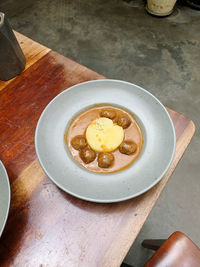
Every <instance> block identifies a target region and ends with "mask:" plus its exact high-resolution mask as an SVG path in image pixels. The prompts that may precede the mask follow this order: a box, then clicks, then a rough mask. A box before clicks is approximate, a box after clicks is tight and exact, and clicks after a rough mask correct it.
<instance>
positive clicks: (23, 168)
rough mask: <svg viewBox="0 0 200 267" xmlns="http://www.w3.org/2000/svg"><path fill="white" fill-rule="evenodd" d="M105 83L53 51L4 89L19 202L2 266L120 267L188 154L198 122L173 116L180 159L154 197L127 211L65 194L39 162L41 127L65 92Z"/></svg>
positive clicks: (4, 126)
mask: <svg viewBox="0 0 200 267" xmlns="http://www.w3.org/2000/svg"><path fill="white" fill-rule="evenodd" d="M101 78H104V77H103V76H101V75H99V74H97V73H95V72H93V71H91V70H89V69H87V68H86V67H83V66H81V65H79V64H77V63H76V62H74V61H72V60H70V59H67V58H65V57H63V56H61V55H59V54H58V53H56V52H53V51H51V52H48V53H47V54H46V55H43V56H42V57H39V58H38V60H36V62H35V63H34V64H32V65H31V66H30V67H29V68H28V69H26V71H25V72H24V73H22V74H21V75H20V76H18V77H16V78H15V79H13V80H12V81H11V82H10V84H9V83H4V85H3V86H2V88H4V90H2V91H1V92H0V129H1V131H0V144H1V146H0V156H1V159H2V161H3V163H4V164H5V166H6V168H7V171H8V174H9V177H10V180H11V183H12V184H11V190H12V201H11V210H10V215H9V219H8V223H7V225H6V228H5V231H4V233H3V236H2V238H1V242H0V266H15V267H16V266H83V267H84V266H87V267H90V266H92V267H93V266H100V267H102V266H106V267H107V266H109V267H112V266H113V267H114V266H120V263H121V262H122V260H123V258H124V257H125V255H126V253H127V252H128V250H129V248H130V246H131V244H132V242H133V241H134V240H135V238H136V236H137V235H138V233H139V231H140V229H141V227H142V225H143V224H144V222H145V220H146V219H147V217H148V215H149V213H150V211H151V209H152V208H153V206H154V205H155V203H156V201H157V199H158V198H159V196H160V194H161V192H162V190H163V189H164V187H165V185H166V183H167V181H168V180H169V178H170V176H171V174H172V172H173V170H174V169H175V167H176V165H177V163H178V161H179V160H180V158H181V157H182V155H183V153H184V151H185V149H186V147H187V146H188V144H189V142H190V140H191V138H192V136H193V134H194V131H195V127H194V124H193V122H192V121H191V120H190V119H189V118H187V117H185V116H184V115H182V114H179V113H177V112H175V111H173V110H170V109H168V111H169V113H170V116H171V117H172V120H173V123H174V125H175V130H176V137H177V146H176V153H175V158H174V160H173V163H172V164H171V166H170V169H169V170H168V172H167V173H166V175H165V176H164V177H163V179H162V180H161V181H160V183H159V184H157V185H156V186H155V187H154V188H152V189H151V190H150V191H148V192H147V193H145V194H143V195H142V196H139V197H137V198H135V199H131V200H128V201H124V202H121V203H115V204H95V203H90V202H87V201H83V200H79V199H77V198H75V197H72V196H70V195H68V194H66V193H64V192H63V191H62V190H60V189H58V188H57V187H56V186H55V185H54V184H53V183H52V182H51V181H50V180H49V179H48V178H47V177H46V175H45V174H44V172H43V171H42V169H41V167H40V165H39V163H38V161H37V159H36V155H35V150H34V132H35V127H36V123H37V120H38V118H39V116H40V114H41V112H42V110H43V109H44V107H45V106H46V105H47V103H48V102H49V101H50V100H51V99H52V98H54V96H55V95H57V94H58V93H60V92H61V91H63V90H64V89H65V88H68V87H70V86H72V85H74V84H76V83H79V82H83V81H87V80H92V79H101Z"/></svg>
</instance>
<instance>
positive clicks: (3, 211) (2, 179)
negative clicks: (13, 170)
mask: <svg viewBox="0 0 200 267" xmlns="http://www.w3.org/2000/svg"><path fill="white" fill-rule="evenodd" d="M9 207H10V183H9V179H8V175H7V172H6V169H5V167H4V165H3V163H2V162H1V161H0V236H1V234H2V232H3V229H4V227H5V224H6V220H7V217H8V212H9Z"/></svg>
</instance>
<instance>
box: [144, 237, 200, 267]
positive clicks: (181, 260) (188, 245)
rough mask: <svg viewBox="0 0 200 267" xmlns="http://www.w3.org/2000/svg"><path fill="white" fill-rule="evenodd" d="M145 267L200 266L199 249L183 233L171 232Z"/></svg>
mask: <svg viewBox="0 0 200 267" xmlns="http://www.w3.org/2000/svg"><path fill="white" fill-rule="evenodd" d="M145 267H200V249H199V248H198V247H197V246H196V245H195V244H194V243H193V242H192V241H191V240H190V239H189V238H188V237H187V236H186V235H184V234H183V233H181V232H175V233H173V234H172V235H171V236H170V237H169V238H168V239H167V241H166V242H165V243H164V244H163V245H162V246H161V247H160V248H159V249H158V250H157V251H156V253H155V254H154V255H153V257H152V258H151V259H150V260H149V261H148V262H147V263H146V264H145Z"/></svg>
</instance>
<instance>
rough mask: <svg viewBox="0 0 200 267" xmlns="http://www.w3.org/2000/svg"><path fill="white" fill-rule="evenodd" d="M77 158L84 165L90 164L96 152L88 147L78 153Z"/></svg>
mask: <svg viewBox="0 0 200 267" xmlns="http://www.w3.org/2000/svg"><path fill="white" fill-rule="evenodd" d="M79 156H80V158H81V159H82V161H83V162H85V163H86V164H88V163H90V162H92V161H94V160H95V158H96V152H95V151H94V150H92V149H91V148H90V147H85V148H83V149H82V150H81V151H80V152H79Z"/></svg>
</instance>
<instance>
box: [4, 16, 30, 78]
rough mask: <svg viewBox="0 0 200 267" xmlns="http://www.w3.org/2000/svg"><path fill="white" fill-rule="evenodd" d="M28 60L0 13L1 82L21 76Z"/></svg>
mask: <svg viewBox="0 0 200 267" xmlns="http://www.w3.org/2000/svg"><path fill="white" fill-rule="evenodd" d="M25 63H26V59H25V56H24V54H23V52H22V49H21V47H20V46H19V43H18V41H17V39H16V37H15V35H14V33H13V31H12V29H11V27H10V25H9V23H8V20H7V19H6V16H5V14H4V13H2V12H0V80H3V81H7V80H10V79H12V78H14V77H15V76H17V75H19V74H20V73H21V72H22V71H23V70H24V68H25Z"/></svg>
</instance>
